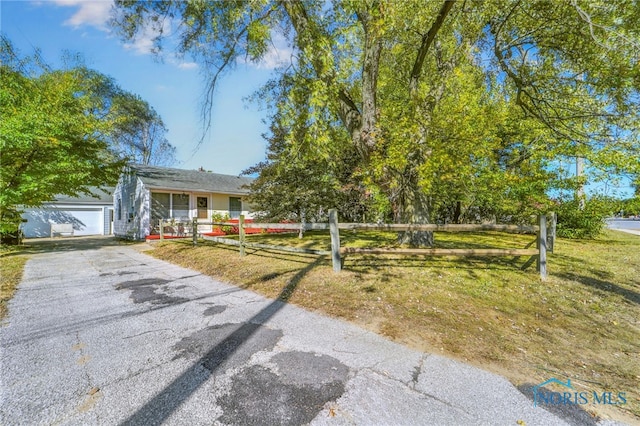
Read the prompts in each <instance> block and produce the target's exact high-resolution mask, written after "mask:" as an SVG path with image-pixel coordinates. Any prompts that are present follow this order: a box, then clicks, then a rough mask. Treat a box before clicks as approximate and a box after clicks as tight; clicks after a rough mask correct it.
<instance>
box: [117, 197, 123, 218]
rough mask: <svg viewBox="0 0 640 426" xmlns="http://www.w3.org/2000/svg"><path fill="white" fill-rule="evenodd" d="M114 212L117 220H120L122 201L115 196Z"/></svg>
mask: <svg viewBox="0 0 640 426" xmlns="http://www.w3.org/2000/svg"><path fill="white" fill-rule="evenodd" d="M116 212H117V213H116V214H117V217H118V220H122V201H120V198H116Z"/></svg>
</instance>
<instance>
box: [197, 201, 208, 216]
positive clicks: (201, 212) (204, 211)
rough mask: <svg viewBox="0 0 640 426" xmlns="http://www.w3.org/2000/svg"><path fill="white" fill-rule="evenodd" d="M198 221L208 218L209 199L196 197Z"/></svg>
mask: <svg viewBox="0 0 640 426" xmlns="http://www.w3.org/2000/svg"><path fill="white" fill-rule="evenodd" d="M196 201H197V209H198V219H208V218H209V198H208V197H198V198H197V200H196Z"/></svg>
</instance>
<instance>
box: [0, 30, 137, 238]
mask: <svg viewBox="0 0 640 426" xmlns="http://www.w3.org/2000/svg"><path fill="white" fill-rule="evenodd" d="M0 41H1V45H0V60H1V63H0V80H1V81H2V85H1V86H0V117H1V120H0V154H1V156H0V233H2V234H7V233H10V234H15V232H16V231H17V229H18V225H19V223H20V221H21V218H20V208H21V207H35V206H39V205H41V204H42V203H44V202H47V201H50V200H52V199H53V198H54V196H55V195H58V194H64V195H68V196H76V195H79V194H81V193H85V194H90V193H91V192H90V191H91V190H92V189H93V188H95V187H98V188H104V187H105V186H112V185H114V184H115V182H116V181H117V179H118V176H119V174H120V171H121V169H122V166H123V165H124V164H125V163H126V162H127V161H130V160H131V159H130V158H129V157H127V156H122V155H121V154H122V152H121V150H120V149H117V148H118V147H117V146H116V145H115V143H114V137H117V136H119V134H120V133H119V132H120V130H121V129H122V128H123V122H124V121H125V120H127V121H130V120H131V118H130V117H128V116H127V115H126V114H125V113H124V112H123V111H122V109H121V108H119V107H116V106H120V105H122V104H123V102H121V99H123V98H127V97H131V95H128V94H126V93H125V92H123V91H122V90H121V89H119V88H118V87H117V85H116V84H115V83H114V82H113V80H112V79H110V78H109V77H107V76H105V75H103V74H100V73H98V72H96V71H93V70H90V69H87V68H85V67H83V66H74V67H68V68H66V69H62V70H53V69H51V68H50V67H49V66H47V65H46V64H43V63H42V61H41V60H40V59H39V57H38V55H37V54H36V55H35V56H34V57H22V56H20V55H19V54H18V53H17V52H16V51H15V50H14V48H13V46H12V45H11V43H10V41H9V40H8V39H7V38H5V37H2V38H1V39H0ZM135 101H136V103H137V104H141V105H143V106H144V107H148V105H147V104H146V103H144V102H142V101H141V100H139V99H138V98H135ZM116 130H117V131H116Z"/></svg>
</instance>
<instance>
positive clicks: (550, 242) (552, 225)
mask: <svg viewBox="0 0 640 426" xmlns="http://www.w3.org/2000/svg"><path fill="white" fill-rule="evenodd" d="M557 221H558V215H557V214H556V213H555V212H551V213H549V235H547V250H548V251H549V252H551V253H553V246H554V245H555V243H556V224H557Z"/></svg>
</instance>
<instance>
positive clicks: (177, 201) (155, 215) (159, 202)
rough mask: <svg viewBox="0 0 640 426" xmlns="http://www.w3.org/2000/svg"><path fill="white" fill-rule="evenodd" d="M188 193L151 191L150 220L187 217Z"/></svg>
mask: <svg viewBox="0 0 640 426" xmlns="http://www.w3.org/2000/svg"><path fill="white" fill-rule="evenodd" d="M189 212H190V209H189V194H186V193H174V194H172V193H169V192H152V193H151V220H157V219H170V218H174V219H188V218H189V216H190V215H189Z"/></svg>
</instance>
